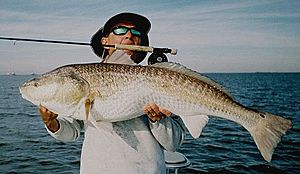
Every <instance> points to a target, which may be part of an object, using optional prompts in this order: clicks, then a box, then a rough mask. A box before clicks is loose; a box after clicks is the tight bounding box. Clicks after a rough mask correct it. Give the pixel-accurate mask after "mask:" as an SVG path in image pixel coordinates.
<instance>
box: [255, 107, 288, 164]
mask: <svg viewBox="0 0 300 174" xmlns="http://www.w3.org/2000/svg"><path fill="white" fill-rule="evenodd" d="M258 114H259V115H260V117H261V119H260V121H259V122H258V123H257V124H256V126H255V127H254V128H253V129H252V131H250V134H251V135H252V137H253V139H254V141H255V143H256V145H257V147H258V149H259V151H260V153H261V155H262V156H263V158H264V159H265V160H266V161H268V162H271V159H272V155H273V152H274V149H275V148H276V146H277V144H278V143H279V142H280V140H281V137H282V135H284V134H285V133H286V132H287V130H288V129H290V128H291V127H292V122H291V121H290V120H288V119H285V118H282V117H280V116H276V115H272V114H270V113H265V112H259V113H258Z"/></svg>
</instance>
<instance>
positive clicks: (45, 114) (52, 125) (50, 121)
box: [39, 106, 59, 132]
mask: <svg viewBox="0 0 300 174" xmlns="http://www.w3.org/2000/svg"><path fill="white" fill-rule="evenodd" d="M39 111H40V115H41V118H42V120H43V122H44V124H45V125H46V126H47V128H48V129H49V130H50V131H51V132H56V131H58V129H59V123H58V120H57V119H56V118H57V116H58V115H57V114H55V113H53V112H51V111H49V110H48V109H47V108H45V107H43V106H40V107H39Z"/></svg>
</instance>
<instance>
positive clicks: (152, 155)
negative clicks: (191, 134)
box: [48, 52, 185, 174]
mask: <svg viewBox="0 0 300 174" xmlns="http://www.w3.org/2000/svg"><path fill="white" fill-rule="evenodd" d="M115 55H121V54H120V52H117V53H116V54H115ZM122 56H124V54H122ZM119 58H120V57H116V56H115V57H112V59H110V61H106V62H110V63H113V62H118V63H119V61H117V59H119ZM122 60H125V59H124V58H123V59H122ZM130 60H131V59H130ZM130 60H128V61H127V62H126V60H125V62H123V63H127V64H132V61H131V62H130ZM58 121H59V124H60V129H59V130H58V131H57V132H54V133H52V132H51V131H49V130H48V132H49V134H50V135H52V136H53V137H54V138H56V139H58V140H62V141H75V140H76V139H78V138H79V136H80V132H81V130H82V129H83V128H85V138H84V142H83V147H82V152H81V164H80V173H81V174H86V173H88V174H93V173H95V174H99V173H105V174H107V173H109V174H114V173H115V174H119V173H128V174H140V173H143V174H147V173H149V174H160V173H165V171H166V167H165V159H164V153H163V150H164V149H165V150H167V151H175V150H176V149H178V148H179V146H180V144H181V143H182V141H183V139H184V133H185V132H184V127H183V122H182V120H181V119H180V118H179V117H178V116H172V117H166V118H164V119H162V120H160V121H157V122H154V123H153V122H151V121H150V120H149V119H148V117H147V116H146V115H142V116H140V117H137V118H134V119H131V120H127V121H122V122H114V123H108V122H93V121H88V122H85V123H83V121H79V120H75V119H72V118H63V117H58Z"/></svg>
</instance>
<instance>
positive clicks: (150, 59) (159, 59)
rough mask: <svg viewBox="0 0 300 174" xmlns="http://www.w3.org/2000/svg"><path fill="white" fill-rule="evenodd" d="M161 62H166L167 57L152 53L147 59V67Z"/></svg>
mask: <svg viewBox="0 0 300 174" xmlns="http://www.w3.org/2000/svg"><path fill="white" fill-rule="evenodd" d="M161 62H168V57H167V56H166V55H165V54H164V53H161V52H153V53H152V54H151V55H150V56H149V57H148V65H152V64H155V63H161Z"/></svg>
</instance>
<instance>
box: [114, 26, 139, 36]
mask: <svg viewBox="0 0 300 174" xmlns="http://www.w3.org/2000/svg"><path fill="white" fill-rule="evenodd" d="M128 30H130V32H131V34H132V35H134V36H141V35H142V33H141V32H140V31H138V30H137V29H135V28H127V27H124V26H119V27H116V28H114V29H113V30H112V31H113V33H114V34H115V35H124V34H126V33H127V31H128Z"/></svg>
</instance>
